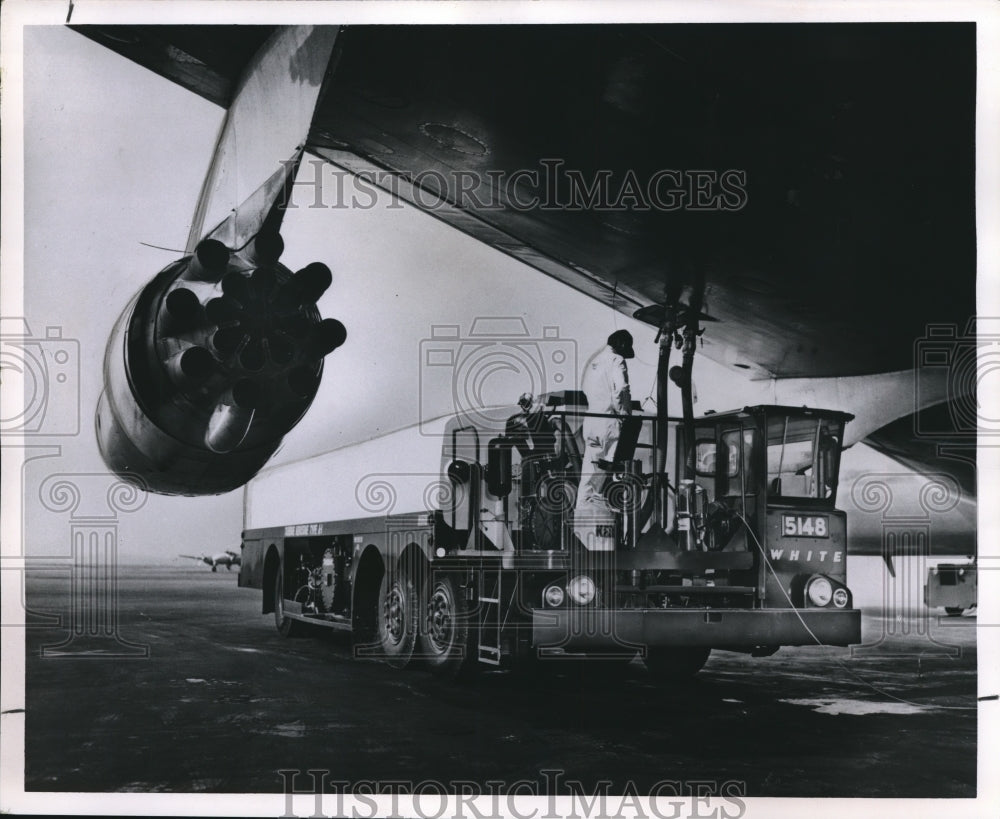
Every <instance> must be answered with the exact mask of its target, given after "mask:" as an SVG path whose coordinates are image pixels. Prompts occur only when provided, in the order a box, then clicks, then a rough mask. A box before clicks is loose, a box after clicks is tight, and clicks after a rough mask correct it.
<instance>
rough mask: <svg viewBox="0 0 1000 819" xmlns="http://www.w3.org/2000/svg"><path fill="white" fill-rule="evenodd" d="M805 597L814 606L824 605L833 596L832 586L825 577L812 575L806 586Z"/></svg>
mask: <svg viewBox="0 0 1000 819" xmlns="http://www.w3.org/2000/svg"><path fill="white" fill-rule="evenodd" d="M806 597H807V598H808V599H809V602H810V603H812V604H813V605H814V606H826V605H828V604H829V602H830V600H831V598H832V597H833V586H832V585H831V584H830V581H829V580H827V579H826V578H825V577H814V578H812V580H810V581H809V584H808V585H807V586H806Z"/></svg>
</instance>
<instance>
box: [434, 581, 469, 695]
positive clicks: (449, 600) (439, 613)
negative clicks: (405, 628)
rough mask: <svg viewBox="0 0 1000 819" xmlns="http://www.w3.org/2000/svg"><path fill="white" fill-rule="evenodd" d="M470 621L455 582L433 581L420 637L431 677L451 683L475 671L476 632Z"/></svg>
mask: <svg viewBox="0 0 1000 819" xmlns="http://www.w3.org/2000/svg"><path fill="white" fill-rule="evenodd" d="M469 620H470V612H469V606H468V604H467V602H466V600H465V597H464V595H462V594H461V589H460V585H459V584H458V583H457V582H456V580H455V578H454V577H452V576H451V575H448V574H444V575H440V576H438V577H435V578H434V579H433V581H432V582H431V583H430V586H429V588H428V591H427V603H426V606H425V609H424V620H423V623H422V625H423V628H422V629H421V635H420V647H421V656H422V657H423V659H424V660H425V661H426V663H427V667H428V668H429V669H430V671H431V673H433V674H435V675H437V676H439V677H441V678H442V679H449V680H454V679H458V678H460V677H468V676H469V675H470V674H471V673H472V672H474V671H475V669H476V666H477V660H476V656H475V654H474V651H475V646H474V645H473V640H472V636H473V635H474V634H475V629H474V628H472V627H471V624H470V622H469Z"/></svg>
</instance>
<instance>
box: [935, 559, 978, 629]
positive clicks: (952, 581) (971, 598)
mask: <svg viewBox="0 0 1000 819" xmlns="http://www.w3.org/2000/svg"><path fill="white" fill-rule="evenodd" d="M978 580H979V578H978V574H977V572H976V564H975V563H974V562H973V563H964V564H962V563H941V564H939V565H937V566H935V567H933V568H932V569H930V570H929V571H928V572H927V583H926V585H925V586H924V603H925V604H926V605H927V606H928V607H929V608H932V609H934V608H944V610H945V613H946V614H947V615H948V616H949V617H958V616H959V615H961V614H964V613H965V612H966V611H968V610H970V609H975V608H976V601H977V597H978V590H979V589H978V587H979V582H978Z"/></svg>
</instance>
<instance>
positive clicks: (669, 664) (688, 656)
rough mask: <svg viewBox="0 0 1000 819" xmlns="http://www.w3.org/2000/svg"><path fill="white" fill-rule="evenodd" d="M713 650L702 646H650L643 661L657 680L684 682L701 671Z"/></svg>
mask: <svg viewBox="0 0 1000 819" xmlns="http://www.w3.org/2000/svg"><path fill="white" fill-rule="evenodd" d="M711 651H712V649H710V648H702V647H701V646H681V647H669V648H668V647H664V646H649V647H647V649H646V656H645V658H644V659H643V662H645V663H646V668H647V669H649V673H650V674H651V675H652V677H653V679H655V680H656V681H657V682H664V683H676V682H683V681H684V680H688V679H690V678H691V677H693V676H694V675H695V674H697V673H698V672H699V671H701V669H702V667H703V666H704V665H705V662H706V661H707V660H708V655H709V654H710V653H711Z"/></svg>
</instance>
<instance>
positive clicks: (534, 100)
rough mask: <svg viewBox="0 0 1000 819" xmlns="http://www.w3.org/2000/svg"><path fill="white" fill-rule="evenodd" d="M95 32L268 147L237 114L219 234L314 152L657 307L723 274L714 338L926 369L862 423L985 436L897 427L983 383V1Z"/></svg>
mask: <svg viewBox="0 0 1000 819" xmlns="http://www.w3.org/2000/svg"><path fill="white" fill-rule="evenodd" d="M76 30H77V31H79V32H80V33H81V34H84V35H85V36H87V37H90V38H92V39H94V40H96V41H97V42H100V43H101V44H103V45H105V46H107V47H108V48H111V49H113V50H115V51H117V52H119V53H121V54H123V55H124V56H126V57H128V58H129V59H132V60H135V61H136V62H139V63H140V64H142V65H145V66H147V67H148V68H150V69H152V70H154V71H157V72H158V73H160V74H162V75H163V76H165V77H167V78H168V79H170V80H172V81H174V82H176V83H179V84H180V85H182V86H184V87H186V88H188V89H190V90H191V91H192V92H194V93H197V94H200V95H201V96H203V97H206V98H207V99H210V100H212V101H214V102H216V103H218V104H220V105H223V106H225V107H227V109H228V110H229V112H230V122H232V121H233V120H234V119H235V118H239V123H240V134H241V144H243V145H255V146H257V147H258V148H260V150H256V149H255V150H254V157H253V158H252V159H246V158H244V160H241V161H240V162H239V163H238V167H235V168H234V167H233V163H234V162H235V161H236V160H235V158H234V157H233V156H231V155H229V154H231V153H232V152H231V151H230V152H229V154H227V150H228V149H227V147H226V145H227V143H226V140H227V136H226V129H225V128H224V131H223V135H222V137H221V138H220V143H219V149H218V150H217V152H216V157H215V160H214V161H213V165H212V170H211V171H210V173H209V175H208V178H207V179H206V184H205V190H204V191H203V196H202V201H201V203H200V204H199V209H198V218H197V220H196V223H197V224H199V225H201V234H200V235H201V236H214V237H219V238H223V239H224V240H225V241H226V243H227V244H229V245H230V246H232V245H233V243H234V241H235V240H236V239H238V240H241V241H242V240H248V239H249V237H252V236H253V235H254V233H255V231H257V230H259V229H260V228H261V226H262V225H263V224H264V223H265V221H266V220H267V219H268V217H269V216H270V217H275V215H276V221H277V222H279V223H280V210H279V209H277V208H276V206H277V205H278V204H279V203H280V199H281V196H282V194H283V192H285V191H286V190H287V184H288V183H289V180H290V178H291V172H292V171H293V170H294V162H295V161H297V160H298V158H299V157H300V156H301V152H305V153H306V154H308V155H312V156H315V157H319V158H321V159H322V160H323V161H325V162H329V163H331V164H333V165H336V166H338V167H340V168H344V169H346V170H348V171H350V172H352V173H355V174H358V175H359V176H361V177H362V178H364V179H365V180H366V181H367V182H368V183H369V184H371V185H374V186H376V187H379V188H383V189H385V190H389V191H391V192H392V193H393V194H394V195H396V196H399V197H401V198H403V199H405V200H408V201H410V202H411V203H412V204H414V205H415V206H417V207H420V208H422V209H424V210H426V211H427V212H429V213H431V214H432V215H434V216H435V217H437V218H439V219H441V220H443V221H444V222H446V223H448V224H450V225H452V226H453V227H455V228H456V229H458V230H461V231H463V232H465V233H467V234H469V235H471V236H473V237H475V238H477V239H479V240H480V241H482V242H485V243H486V244H488V245H490V246H492V247H494V248H496V249H497V250H500V251H501V252H503V253H506V254H508V255H510V256H513V257H515V258H517V259H519V260H521V261H522V262H524V263H525V264H528V265H530V266H531V267H534V268H536V269H537V270H539V271H541V272H543V273H545V274H546V275H548V276H551V277H553V278H555V279H557V280H559V281H561V282H563V283H565V284H567V285H568V286H570V287H573V288H575V289H576V290H579V291H581V292H583V293H585V294H587V295H589V296H591V297H593V298H595V299H597V300H598V301H600V302H602V303H604V304H607V305H608V306H610V307H612V308H614V309H616V310H618V311H620V312H622V313H625V314H627V315H629V316H632V315H636V313H637V312H638V317H640V318H645V319H646V320H647V321H649V322H650V323H652V324H654V325H657V324H658V323H659V316H660V315H662V305H663V303H664V301H665V298H666V295H667V293H668V292H677V291H680V290H682V289H683V288H685V287H688V286H690V285H692V284H693V283H694V282H695V281H697V280H699V279H700V278H701V277H704V280H705V282H706V289H705V305H704V307H703V310H704V312H705V313H707V314H708V315H710V316H711V317H712V318H713V319H716V322H715V323H713V324H712V325H711V329H710V332H708V333H707V334H706V335H705V337H704V346H703V352H704V354H705V355H706V356H707V357H709V358H711V359H713V360H715V361H716V362H718V363H719V364H721V365H723V366H725V367H727V368H730V369H731V370H732V371H733V372H734V373H738V374H740V375H741V376H744V377H746V376H749V377H752V378H758V379H774V380H775V382H776V383H779V384H780V383H792V380H794V379H810V380H814V379H823V380H826V383H829V384H832V385H836V384H846V383H847V382H848V381H849V380H850V379H851V378H852V377H857V376H869V375H874V374H881V375H880V377H883V378H884V377H885V376H886V374H894V373H907V371H908V373H907V376H906V377H908V378H909V379H910V380H909V381H905V380H903V379H902V378H901V379H895V385H896V387H897V388H898V389H897V390H896V392H895V393H894V398H893V404H894V405H893V406H892V407H885V406H882V405H881V404H880V403H879V401H880V398H879V394H882V395H883V396H884V394H885V392H884V390H883V387H884V385H885V382H884V381H883V382H879V387H878V389H877V390H874V389H873V388H872V387H871V386H869V387H868V388H867V394H866V392H865V389H864V388H862V389H861V390H860V391H859V392H857V393H852V398H851V400H852V401H854V400H866V401H869V402H870V403H871V405H872V406H876V407H878V413H877V416H878V417H877V419H876V420H873V421H872V423H871V424H870V425H869V426H866V427H865V429H864V434H865V435H868V434H869V433H871V434H872V435H876V436H877V437H874V438H867V439H866V442H867V443H869V444H871V446H872V448H873V449H874V450H875V451H883V452H887V451H888V450H889V449H893V450H894V451H896V454H898V450H900V447H901V448H902V451H905V452H906V458H905V459H903V458H895V462H896V463H905V464H907V466H908V468H912V469H914V470H916V471H918V472H919V471H921V470H922V471H928V470H929V469H931V468H937V467H940V466H941V464H940V463H939V462H938V461H939V460H940V451H939V446H938V442H939V441H941V440H944V441H951V442H953V443H954V442H957V443H958V445H959V446H960V448H961V447H965V451H966V453H968V451H969V449H970V447H971V448H972V449H973V451H974V444H975V417H974V413H973V417H972V419H971V423H970V421H969V417H968V413H964V414H963V413H954V412H949V413H948V414H947V416H948V417H947V418H946V419H944V421H943V423H946V424H948V425H950V426H948V428H947V430H946V431H945V432H944V433H942V436H939V437H934V436H933V435H932V436H924V437H923V439H922V441H923V442H922V443H920V444H919V445H917V444H914V442H913V441H911V442H910V443H909V444H907V442H905V441H901V440H900V436H899V435H895V436H893V435H892V434H891V431H890V432H877V431H878V430H879V428H880V427H883V426H884V425H885V424H887V423H889V422H892V421H895V420H896V419H899V418H901V417H902V418H904V419H905V420H904V421H901V422H900V423H901V424H904V425H905V424H907V423H908V424H910V427H911V428H917V426H918V424H917V420H916V418H915V417H914V416H913V413H914V412H916V411H917V410H923V409H924V408H925V407H927V406H930V405H932V404H935V403H937V404H940V403H941V402H942V401H943V400H945V399H946V398H949V399H951V401H952V402H956V401H964V402H968V401H970V400H972V401H973V402H974V390H975V386H974V385H975V378H969V377H959V378H954V377H952V376H953V374H954V373H949V367H950V365H951V364H953V363H954V360H955V358H954V356H955V355H956V351H962V350H964V351H965V356H966V358H965V360H966V362H968V351H969V350H970V349H972V350H973V351H974V350H975V342H974V340H970V339H972V338H973V334H974V333H975V327H974V325H970V320H971V317H973V316H974V315H975V312H976V300H975V296H976V294H975V286H976V235H975V88H976V82H975V76H976V43H975V37H976V33H975V26H974V25H973V24H959V23H954V24H952V23H949V24H933V25H925V24H908V25H898V24H866V25H863V26H858V25H856V24H823V25H780V26H779V25H766V26H765V25H759V26H753V25H696V24H685V25H603V26H559V27H553V26H520V25H511V26H493V27H487V26H482V27H474V26H468V27H463V26H354V27H348V28H344V29H324V28H321V27H308V26H306V27H291V28H288V29H283V28H272V27H216V26H183V27H167V26H80V27H76ZM276 43H278V45H277V46H276V45H275V44H276ZM275 55H277V59H276V58H275ZM268 60H271V63H270V65H271V66H272V67H271V68H269V69H267V70H265V71H263V72H262V71H261V66H262V65H264V64H266V63H267V61H268ZM261 73H263V74H264V75H265V76H264V80H265V81H263V82H258V80H260V75H261ZM255 83H256V84H255ZM248 89H249V91H248ZM303 89H306V90H307V91H308V93H302V92H303ZM290 99H291V100H292V101H293V102H292V104H291V106H290V108H289V109H288V110H289V111H290V112H291V113H290V114H289V116H274V114H273V112H272V111H271V110H269V109H268V104H270V103H274V104H279V103H283V102H288V100H290ZM262 100H263V101H266V102H267V104H265V103H264V102H262ZM279 123H291V124H290V125H289V127H287V128H286V127H280V126H279ZM228 126H229V123H227V127H228ZM227 163H228V164H227ZM290 169H291V170H290ZM219 180H229V182H227V183H226V184H222V183H221V182H220V181H219ZM234 180H235V181H234ZM326 204H331V205H332V204H335V203H326ZM241 208H242V210H241ZM217 220H221V221H218V222H217ZM241 220H242V221H241ZM198 238H199V236H198V235H196V232H195V231H192V242H190V243H189V248H188V249H189V251H190V250H193V249H194V246H195V242H196V240H197V239H198ZM921 345H923V346H921ZM925 350H930V352H931V353H933V354H934V355H930V356H925V358H921V357H920V356H921V355H923V354H924V351H925ZM942 356H943V358H942ZM972 362H973V365H972V366H973V368H974V362H975V356H974V355H973V356H972ZM915 364H916V365H917V367H916V371H917V372H916V376H914V368H915ZM966 369H968V367H966ZM968 374H969V373H968V372H966V373H965V376H968ZM960 375H962V374H961V373H960ZM814 383H824V382H821V381H816V382H814ZM921 384H923V385H924V386H925V387H927V386H931V387H932V388H931V389H930V390H929V392H928V394H927V395H926V396H925V397H924V399H923V400H922V399H921V396H920V394H919V391H920V387H921ZM831 389H833V390H834V393H835V394H837V393H836V390H837V389H840V387H837V386H834V387H832V388H831ZM914 391H915V392H916V394H915V393H914ZM813 394H817V395H818V394H819V393H818V392H815V393H813ZM825 394H830V393H829V391H828V392H827V393H825ZM899 395H902V396H904V397H903V398H902V399H899V398H898V396H899ZM970 395H971V396H972V398H971V399H970ZM857 396H860V398H858V397H857ZM882 400H883V402H884V398H883V399H882ZM878 419H880V420H878ZM890 439H891V441H890ZM928 441H929V442H930V443H928ZM965 457H967V458H968V456H967V455H966V456H965ZM971 457H972V459H973V461H974V454H973V455H972V456H971ZM935 464H936V465H937V466H935ZM947 467H948V464H945V465H944V466H943V467H942V468H945V469H947ZM958 469H959V472H962V470H967V469H968V467H967V466H959V467H958ZM251 474H252V473H251ZM964 474H965V473H963V475H964ZM956 480H957V482H958V484H959V485H960V486H961V487H962V489H963V490H964V491H965V492H966V493H967V496H973V497H974V486H973V485H972V482H971V481H970V480H968V478H967V476H966V477H960V478H959V479H956ZM872 548H876V547H874V546H873V547H872ZM961 548H962V550H963V551H964V550H965V549H966V545H965V544H964V543H963V545H962V547H961Z"/></svg>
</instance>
